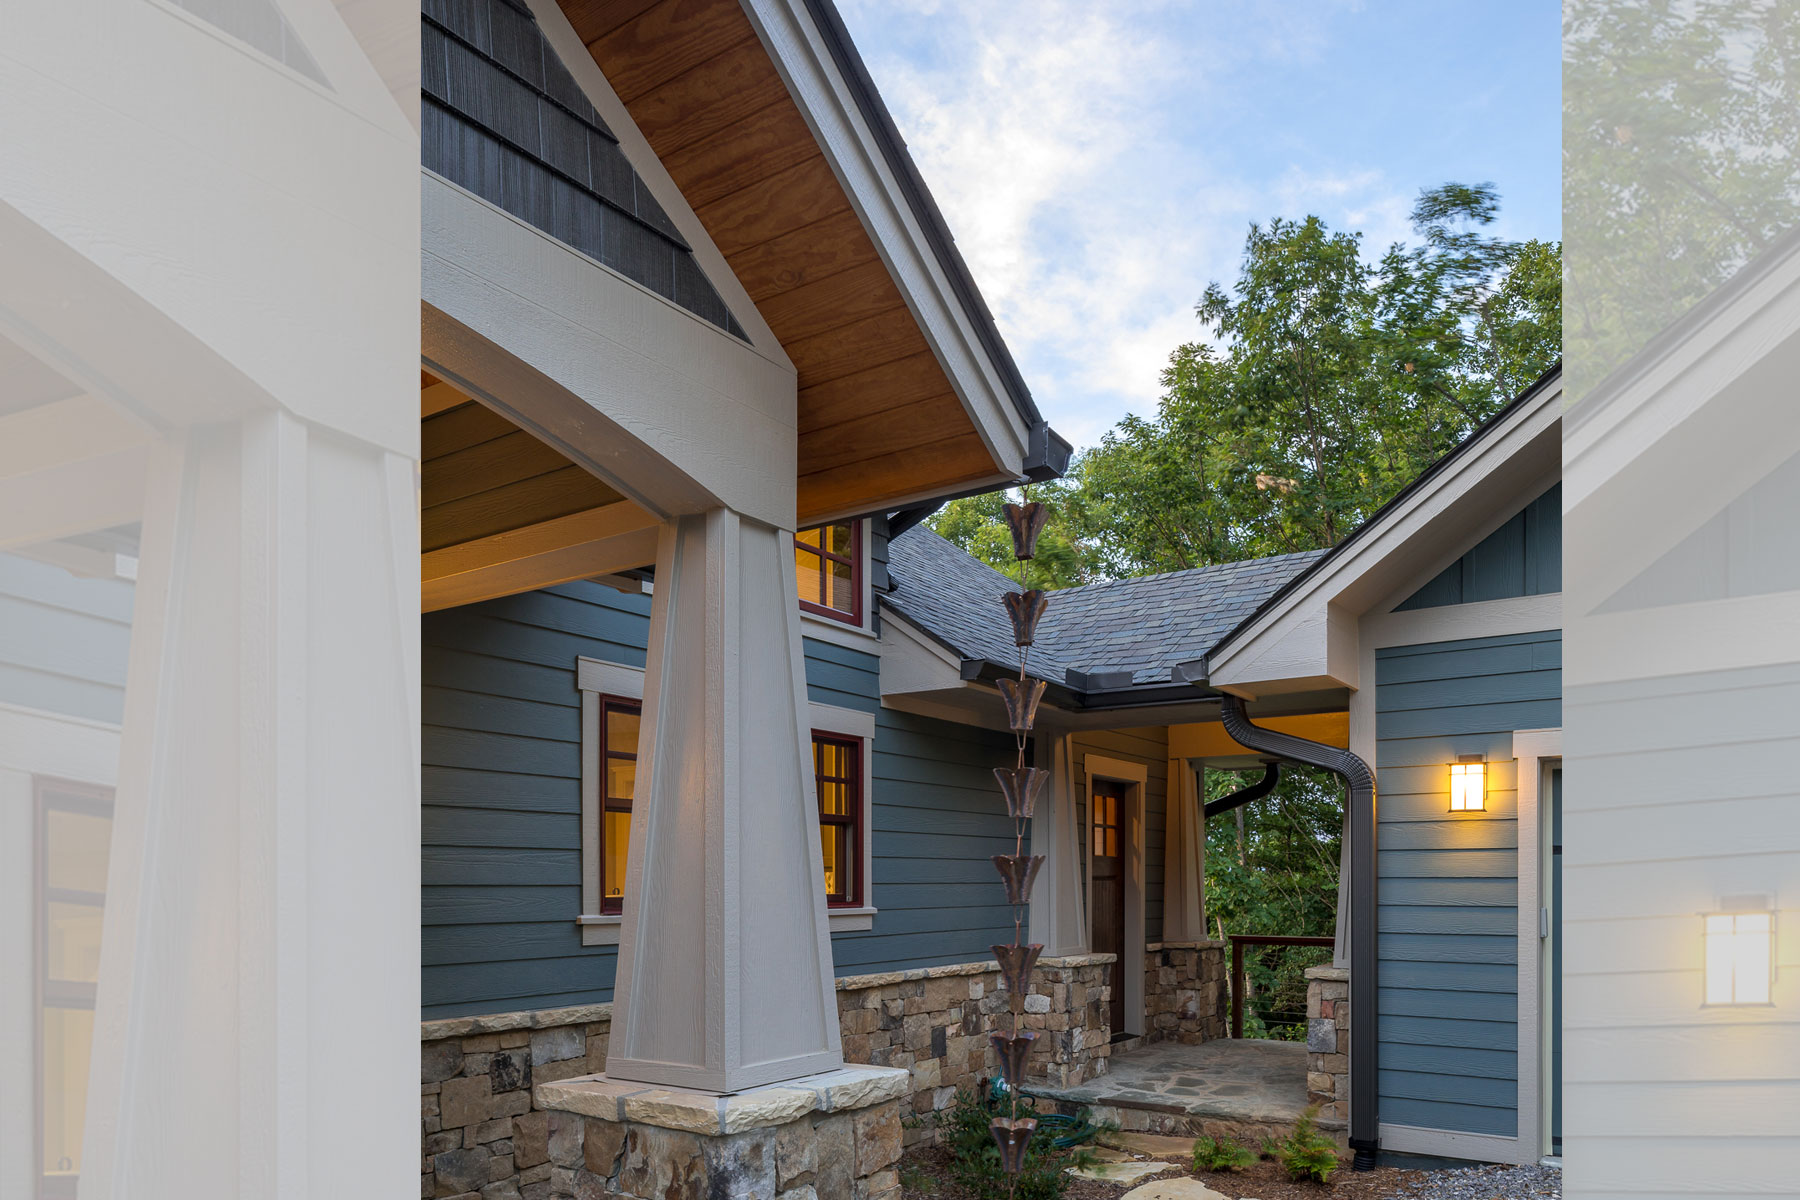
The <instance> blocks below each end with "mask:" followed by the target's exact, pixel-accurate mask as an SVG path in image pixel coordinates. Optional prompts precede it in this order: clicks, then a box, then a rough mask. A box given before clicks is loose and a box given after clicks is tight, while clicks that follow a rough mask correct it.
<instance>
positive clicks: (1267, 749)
mask: <svg viewBox="0 0 1800 1200" xmlns="http://www.w3.org/2000/svg"><path fill="white" fill-rule="evenodd" d="M1219 714H1220V717H1221V719H1222V721H1223V722H1224V725H1225V732H1226V733H1228V734H1230V735H1231V737H1232V740H1234V741H1235V742H1237V743H1238V744H1239V745H1240V746H1248V747H1249V748H1250V749H1252V750H1260V751H1262V752H1263V753H1265V754H1279V755H1280V756H1281V757H1283V758H1288V759H1292V760H1293V761H1295V762H1299V763H1305V764H1306V765H1307V766H1311V767H1321V768H1323V769H1325V770H1327V771H1330V772H1331V773H1332V774H1334V775H1338V776H1341V777H1342V778H1343V780H1344V782H1345V783H1346V784H1347V785H1348V786H1349V789H1350V1149H1352V1150H1354V1151H1355V1152H1356V1169H1357V1170H1359V1171H1368V1170H1373V1169H1374V1167H1375V1156H1376V1152H1377V1151H1379V1150H1380V1148H1381V1128H1380V1114H1379V1113H1378V1111H1377V1105H1378V1104H1379V1103H1380V1094H1381V1093H1380V1089H1379V1086H1378V1085H1379V1082H1380V1080H1379V1078H1378V1072H1379V1071H1380V1069H1381V1065H1380V1057H1381V1055H1380V1050H1379V1043H1378V1041H1377V1040H1376V1033H1377V1023H1376V1020H1375V1008H1376V1002H1375V970H1376V958H1375V915H1376V914H1375V896H1376V892H1375V883H1376V878H1375V772H1374V771H1373V770H1372V769H1370V767H1369V764H1368V763H1366V762H1364V761H1363V760H1362V759H1361V758H1359V757H1357V756H1356V755H1354V754H1352V753H1350V751H1348V750H1340V749H1338V748H1337V747H1336V746H1327V745H1325V744H1324V743H1323V742H1314V741H1309V740H1307V739H1306V738H1302V737H1295V736H1294V735H1292V734H1289V733H1276V732H1275V731H1274V730H1272V729H1263V728H1261V727H1260V726H1257V725H1252V724H1251V723H1250V718H1249V717H1248V716H1247V715H1246V714H1245V712H1244V702H1243V701H1242V700H1240V699H1238V698H1237V697H1236V696H1230V695H1226V696H1222V697H1221V698H1220V703H1219Z"/></svg>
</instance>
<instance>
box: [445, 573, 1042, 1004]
mask: <svg viewBox="0 0 1800 1200" xmlns="http://www.w3.org/2000/svg"><path fill="white" fill-rule="evenodd" d="M649 633H650V598H649V597H648V596H628V595H624V594H622V593H619V592H616V591H613V590H612V589H610V588H605V587H602V586H600V585H598V584H594V583H586V582H581V583H571V584H565V585H563V586H561V587H555V588H548V589H545V590H543V591H538V592H530V593H527V594H525V595H521V596H509V597H506V598H504V599H500V600H492V601H488V602H487V603H484V604H476V605H470V606H468V607H466V608H455V609H448V610H445V611H443V612H436V613H428V614H426V616H425V617H424V619H423V641H424V654H423V663H422V668H423V669H422V674H423V682H424V689H423V714H424V730H423V773H422V784H423V811H422V814H421V823H422V842H423V845H422V848H421V856H422V871H423V881H422V882H423V889H424V890H423V894H422V896H421V921H422V928H421V951H422V954H423V978H422V990H423V1013H424V1016H426V1017H427V1018H430V1017H442V1016H460V1015H466V1014H470V1013H492V1012H512V1011H517V1010H521V1009H533V1008H551V1007H557V1006H561V1005H568V1004H584V1003H591V1002H594V1001H603V1000H609V999H611V997H612V985H613V969H614V964H615V959H616V952H615V951H614V950H613V948H612V947H610V946H583V945H582V944H581V935H580V931H579V930H578V928H577V927H576V924H575V917H576V915H577V914H579V913H580V911H581V693H580V691H579V689H578V688H577V685H576V659H578V658H581V657H587V658H596V659H601V660H603V661H606V662H614V663H620V664H623V665H626V666H633V667H642V666H643V665H644V648H645V646H646V645H647V644H648V640H649ZM805 653H806V677H807V692H808V695H809V697H810V698H811V699H812V700H813V701H814V702H816V703H819V704H831V705H836V706H839V707H843V708H856V709H861V710H862V711H865V712H875V711H876V710H877V709H878V708H879V707H880V699H879V697H880V687H879V682H880V677H879V674H878V665H879V662H880V660H879V659H878V658H876V657H875V656H874V655H872V654H863V653H861V652H858V651H855V650H850V649H846V648H843V647H840V646H836V645H833V644H830V643H827V642H821V641H815V640H813V639H810V638H808V639H806V641H805ZM881 720H882V727H881V731H880V735H879V741H880V742H881V743H882V744H883V745H885V744H886V742H887V740H888V738H889V736H890V735H889V731H890V730H896V732H897V733H900V732H904V733H910V734H911V735H912V736H915V737H924V738H926V739H927V740H930V739H932V738H937V739H939V740H940V741H939V744H940V746H941V753H940V754H939V756H938V757H939V758H940V759H941V760H942V761H944V762H946V763H954V764H956V766H955V767H954V768H953V769H952V768H946V769H947V770H949V774H948V775H947V776H944V777H943V778H940V779H938V780H937V781H936V784H934V786H932V787H931V788H929V789H927V790H928V791H929V792H930V795H931V798H930V799H929V800H928V804H932V805H937V806H938V811H937V813H935V814H928V813H926V812H924V811H923V810H921V809H919V808H918V807H916V805H915V806H911V807H909V805H913V802H914V801H916V800H917V799H918V798H919V797H918V793H917V791H911V790H908V789H907V787H906V786H905V784H904V782H903V780H904V776H905V774H906V768H905V767H904V765H903V764H904V762H905V760H906V758H907V751H906V742H905V738H904V737H901V738H900V741H899V743H898V744H899V746H900V749H899V750H897V751H895V752H893V753H887V752H884V750H883V749H880V748H878V749H877V752H876V774H877V777H878V778H877V783H876V801H877V804H878V805H881V806H882V807H878V808H877V809H876V811H875V814H874V826H875V838H876V841H875V853H876V855H877V864H876V869H875V879H876V882H875V902H876V904H878V905H882V906H884V907H885V906H888V905H891V906H892V909H893V911H892V913H891V915H890V914H889V913H887V912H883V913H882V914H881V915H880V916H878V917H877V918H876V928H875V929H874V930H873V931H872V932H870V933H858V934H840V935H838V940H837V944H838V946H839V957H840V959H842V960H843V961H844V962H845V963H850V964H856V965H853V966H851V967H850V968H849V969H854V970H860V969H863V968H862V967H861V966H860V964H862V963H865V962H876V961H879V962H881V963H890V962H895V963H897V962H900V961H902V958H901V957H900V956H908V955H910V956H912V957H909V958H905V960H904V961H906V963H907V964H908V965H917V963H919V962H921V961H925V960H924V959H921V958H919V957H918V954H919V953H920V951H921V948H923V947H927V946H937V945H940V944H942V945H956V946H959V947H960V946H962V945H963V943H965V942H968V943H970V944H973V940H979V939H973V940H972V938H971V937H970V936H963V934H964V933H966V932H967V930H966V929H965V928H964V926H965V924H966V922H967V921H968V920H969V918H968V917H967V916H966V915H965V913H964V912H963V910H962V903H963V901H964V900H966V899H972V898H973V893H972V892H971V893H970V895H969V896H968V897H963V896H961V895H960V893H959V892H958V891H956V890H955V889H945V888H942V887H941V885H942V884H943V883H945V882H949V881H948V880H945V879H941V878H923V876H925V875H930V874H931V872H932V871H933V870H938V868H935V867H930V866H929V864H927V866H926V867H924V868H921V867H919V866H917V864H916V862H915V860H916V859H917V858H919V857H923V856H924V855H925V854H926V853H927V847H928V844H931V843H932V842H933V837H934V830H938V829H941V827H942V826H943V823H944V820H946V819H952V818H950V815H949V814H951V813H953V812H954V811H955V809H956V808H957V806H958V805H961V804H966V805H967V806H968V809H969V811H970V812H971V813H973V812H974V811H975V810H976V808H977V805H976V802H975V800H974V798H973V796H972V794H971V795H969V796H967V797H962V796H961V795H960V793H959V791H958V789H962V788H969V787H973V786H975V783H976V782H977V781H978V777H982V776H984V777H985V778H986V783H987V787H988V790H989V792H991V791H992V784H993V779H992V776H991V775H988V774H987V767H986V766H985V765H982V764H988V765H993V764H997V763H998V761H999V760H998V758H997V757H994V753H995V752H994V750H993V747H992V746H990V745H988V743H996V744H997V740H996V739H994V738H992V737H991V735H979V734H973V733H971V732H970V731H963V730H960V729H959V728H958V727H956V726H951V725H943V724H941V723H939V722H927V723H926V724H927V725H929V726H932V727H934V728H935V732H933V731H929V730H928V731H925V732H923V733H921V732H920V731H919V730H917V729H914V728H911V727H909V726H908V725H907V722H908V721H909V720H911V719H910V718H901V717H896V716H895V715H894V714H883V715H882V718H881ZM895 721H898V723H899V724H898V725H897V726H896V725H895V724H893V722H895ZM958 738H960V739H961V741H958V740H957V739H958ZM984 739H985V740H984ZM965 759H966V760H967V761H965ZM990 759H992V763H989V760H990ZM884 763H892V764H894V766H893V767H892V768H891V769H890V770H889V771H888V772H887V773H888V774H891V775H894V776H896V777H898V778H897V780H896V781H895V782H884V781H883V779H882V776H883V774H884V771H883V764H884ZM890 797H891V798H892V799H891V801H890V799H889V798H890ZM983 799H989V797H985V796H984V797H983ZM890 803H891V805H892V808H891V811H890V809H889V808H888V807H887V806H888V805H890ZM987 807H988V808H991V805H990V806H987ZM983 811H984V812H985V811H987V808H984V810H983ZM1000 823H1001V824H1004V820H1002V821H1001V822H1000ZM986 832H987V831H986V830H985V829H983V830H982V833H983V834H984V835H985V834H986ZM990 840H992V839H991V838H988V837H986V836H982V837H979V838H976V839H975V840H974V841H972V842H971V843H970V845H971V846H975V845H976V844H977V843H978V844H979V846H986V845H987V843H988V841H990ZM971 852H973V851H971ZM996 852H998V848H997V847H996V848H995V849H982V850H981V851H980V853H981V856H982V857H981V858H980V864H981V866H982V867H983V868H985V875H983V876H980V878H981V879H982V882H984V883H987V884H989V885H990V886H989V888H988V889H987V890H988V891H992V887H991V884H992V878H993V868H992V866H991V865H989V864H988V863H987V860H986V857H985V856H986V855H987V854H990V853H996ZM890 855H891V856H892V858H893V860H894V861H893V863H892V865H891V866H890V864H889V863H888V862H887V861H886V858H887V857H888V856H890ZM945 861H946V862H953V861H954V859H946V860H945ZM957 870H959V871H962V872H963V873H964V874H966V876H967V877H968V878H969V879H974V878H977V876H975V874H974V869H973V867H972V866H971V865H969V864H968V863H963V864H962V865H961V866H960V867H958V868H957ZM915 877H919V878H915ZM920 883H923V884H925V885H927V886H924V887H921V886H919V884H920ZM932 885H940V886H937V887H936V888H935V889H934V887H933V886H932ZM980 920H982V921H985V920H986V917H985V916H983V917H982V918H980ZM978 923H979V922H978ZM991 924H992V922H988V925H991ZM988 925H982V926H981V927H982V928H983V929H986V928H987V927H988ZM951 927H954V929H955V932H950V933H947V934H945V935H944V936H943V937H942V938H937V939H936V940H934V938H933V936H930V935H928V934H927V933H926V932H925V931H926V930H928V929H950V928H951ZM971 927H972V926H971ZM980 936H981V937H985V938H986V939H987V940H986V941H982V942H981V943H980V952H981V953H985V952H986V947H987V945H988V944H989V943H990V942H992V941H993V940H994V938H993V937H989V936H988V935H987V934H986V933H983V934H981V935H980ZM1008 936H1010V927H1009V929H1008ZM946 938H947V939H948V940H944V939H946ZM959 957H961V958H967V957H969V955H967V954H960V955H959V954H949V955H948V956H947V957H946V956H940V958H941V959H942V960H943V961H953V960H955V959H957V958H959ZM931 961H939V959H932V960H931ZM843 969H845V968H844V967H840V970H843Z"/></svg>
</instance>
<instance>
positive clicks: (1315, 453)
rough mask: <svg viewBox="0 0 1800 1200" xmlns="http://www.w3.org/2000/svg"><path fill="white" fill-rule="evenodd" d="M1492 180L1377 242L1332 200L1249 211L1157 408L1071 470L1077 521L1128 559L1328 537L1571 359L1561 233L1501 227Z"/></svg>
mask: <svg viewBox="0 0 1800 1200" xmlns="http://www.w3.org/2000/svg"><path fill="white" fill-rule="evenodd" d="M1498 211H1499V201H1498V198H1497V196H1496V195H1495V193H1494V190H1493V188H1492V187H1491V186H1489V185H1486V184H1482V185H1473V186H1471V185H1463V184H1445V185H1444V186H1442V187H1439V188H1434V189H1430V190H1427V191H1425V192H1423V193H1422V194H1421V195H1420V198H1419V201H1418V203H1417V205H1416V206H1415V208H1414V210H1413V223H1414V228H1415V230H1416V232H1417V234H1418V237H1419V241H1418V243H1417V244H1416V245H1410V246H1409V245H1405V244H1396V245H1394V246H1392V247H1390V248H1389V249H1388V250H1387V251H1386V253H1385V254H1384V255H1383V256H1382V257H1381V259H1380V260H1379V261H1378V262H1375V263H1369V262H1367V261H1365V259H1364V257H1363V254H1362V244H1361V235H1359V234H1354V233H1342V232H1334V231H1332V230H1331V229H1329V228H1328V227H1327V226H1326V225H1325V223H1324V222H1323V221H1321V220H1319V219H1318V218H1317V217H1307V218H1305V219H1304V220H1299V221H1290V220H1282V219H1278V220H1275V221H1273V222H1271V223H1270V224H1269V225H1268V227H1267V228H1264V227H1261V226H1252V227H1251V229H1250V232H1249V236H1248V237H1247V239H1246V241H1245V245H1244V256H1243V260H1242V264H1241V267H1240V270H1239V274H1238V278H1237V280H1236V281H1235V282H1234V283H1233V284H1232V285H1231V286H1230V287H1229V288H1227V287H1226V286H1224V285H1222V284H1218V283H1214V284H1212V285H1210V286H1209V287H1208V288H1207V289H1206V291H1205V293H1204V295H1203V296H1202V298H1201V300H1200V303H1199V304H1198V306H1197V308H1196V312H1197V315H1198V316H1199V317H1200V319H1201V321H1202V323H1203V325H1204V326H1205V327H1206V329H1207V331H1208V333H1209V334H1210V335H1211V340H1210V341H1197V342H1191V343H1188V344H1186V345H1183V346H1181V347H1179V348H1178V349H1177V350H1176V351H1175V353H1174V354H1173V355H1172V356H1171V358H1170V360H1169V365H1168V367H1167V368H1166V369H1165V370H1164V372H1163V378H1162V383H1163V396H1162V400H1161V401H1160V403H1159V405H1158V408H1157V412H1156V415H1155V416H1154V417H1149V418H1144V417H1136V416H1132V417H1128V418H1126V419H1125V420H1124V421H1122V422H1120V423H1119V425H1117V426H1116V427H1115V428H1114V429H1113V430H1112V431H1110V432H1109V433H1108V434H1107V435H1106V436H1105V438H1104V439H1103V440H1102V441H1101V444H1100V445H1099V446H1098V447H1096V448H1094V449H1092V450H1090V451H1088V452H1087V453H1086V454H1084V455H1082V456H1081V457H1080V459H1079V460H1078V461H1077V464H1076V466H1075V469H1074V471H1073V475H1074V479H1075V495H1074V496H1073V497H1072V498H1071V500H1070V502H1069V503H1068V505H1067V513H1068V515H1069V519H1070V522H1071V525H1072V532H1073V535H1074V537H1075V538H1076V540H1077V541H1080V542H1084V543H1086V544H1087V545H1088V546H1089V547H1090V548H1091V550H1092V552H1093V554H1094V556H1095V558H1096V560H1097V561H1098V563H1099V564H1100V565H1101V567H1102V569H1104V570H1105V571H1107V572H1108V573H1112V574H1142V573H1151V572H1158V571H1172V570H1184V569H1187V568H1189V567H1195V566H1202V565H1205V564H1208V563H1216V562H1227V561H1234V560H1237V559H1243V558H1253V557H1260V556H1263V555H1269V554H1284V553H1291V552H1293V551H1298V550H1312V549H1319V548H1322V547H1326V546H1330V545H1333V544H1334V543H1336V542H1337V541H1338V540H1339V539H1341V538H1342V537H1344V536H1345V535H1346V534H1347V533H1349V532H1350V531H1351V530H1352V529H1354V528H1355V527H1356V526H1357V525H1358V524H1360V523H1361V522H1362V521H1364V520H1366V519H1367V518H1368V517H1369V515H1370V514H1372V513H1373V512H1374V511H1375V510H1376V509H1377V508H1379V507H1380V506H1381V505H1382V504H1384V503H1386V501H1387V500H1388V499H1389V498H1391V497H1392V496H1393V495H1394V493H1395V492H1397V491H1399V490H1400V489H1401V488H1402V487H1404V486H1405V485H1406V484H1407V483H1408V482H1410V481H1411V480H1412V479H1413V478H1414V477H1416V476H1417V475H1418V474H1419V472H1421V471H1422V470H1424V468H1425V467H1426V466H1428V465H1429V464H1430V463H1431V462H1432V461H1433V460H1434V459H1436V458H1437V457H1439V456H1440V455H1442V454H1443V453H1445V452H1446V451H1447V450H1449V449H1450V448H1451V447H1452V446H1454V445H1455V444H1456V443H1457V442H1458V441H1460V440H1461V439H1462V438H1463V437H1465V436H1467V435H1468V433H1469V432H1470V431H1471V430H1473V429H1474V428H1475V427H1476V426H1477V425H1479V424H1480V423H1481V422H1482V421H1484V420H1486V419H1487V418H1488V417H1489V416H1491V415H1492V414H1493V413H1494V412H1495V411H1497V410H1498V409H1499V408H1500V407H1501V406H1503V405H1504V404H1505V403H1506V402H1507V401H1509V400H1510V399H1512V398H1513V396H1515V395H1516V394H1517V393H1518V392H1520V391H1522V390H1523V389H1524V387H1525V386H1526V385H1527V384H1528V383H1529V382H1530V380H1532V379H1533V378H1535V377H1536V376H1537V375H1539V374H1541V373H1542V372H1543V371H1544V370H1545V369H1546V368H1548V367H1549V366H1550V365H1551V364H1552V363H1553V362H1555V361H1556V359H1557V356H1558V353H1559V339H1560V334H1559V330H1560V326H1561V284H1560V273H1559V271H1558V269H1557V267H1558V261H1559V257H1560V247H1558V246H1557V245H1555V244H1553V243H1542V242H1523V243H1520V242H1512V241H1507V240H1504V239H1501V238H1498V237H1495V236H1493V235H1492V234H1491V233H1490V232H1489V227H1490V226H1491V225H1492V224H1493V221H1494V219H1495V217H1496V216H1497V214H1498Z"/></svg>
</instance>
